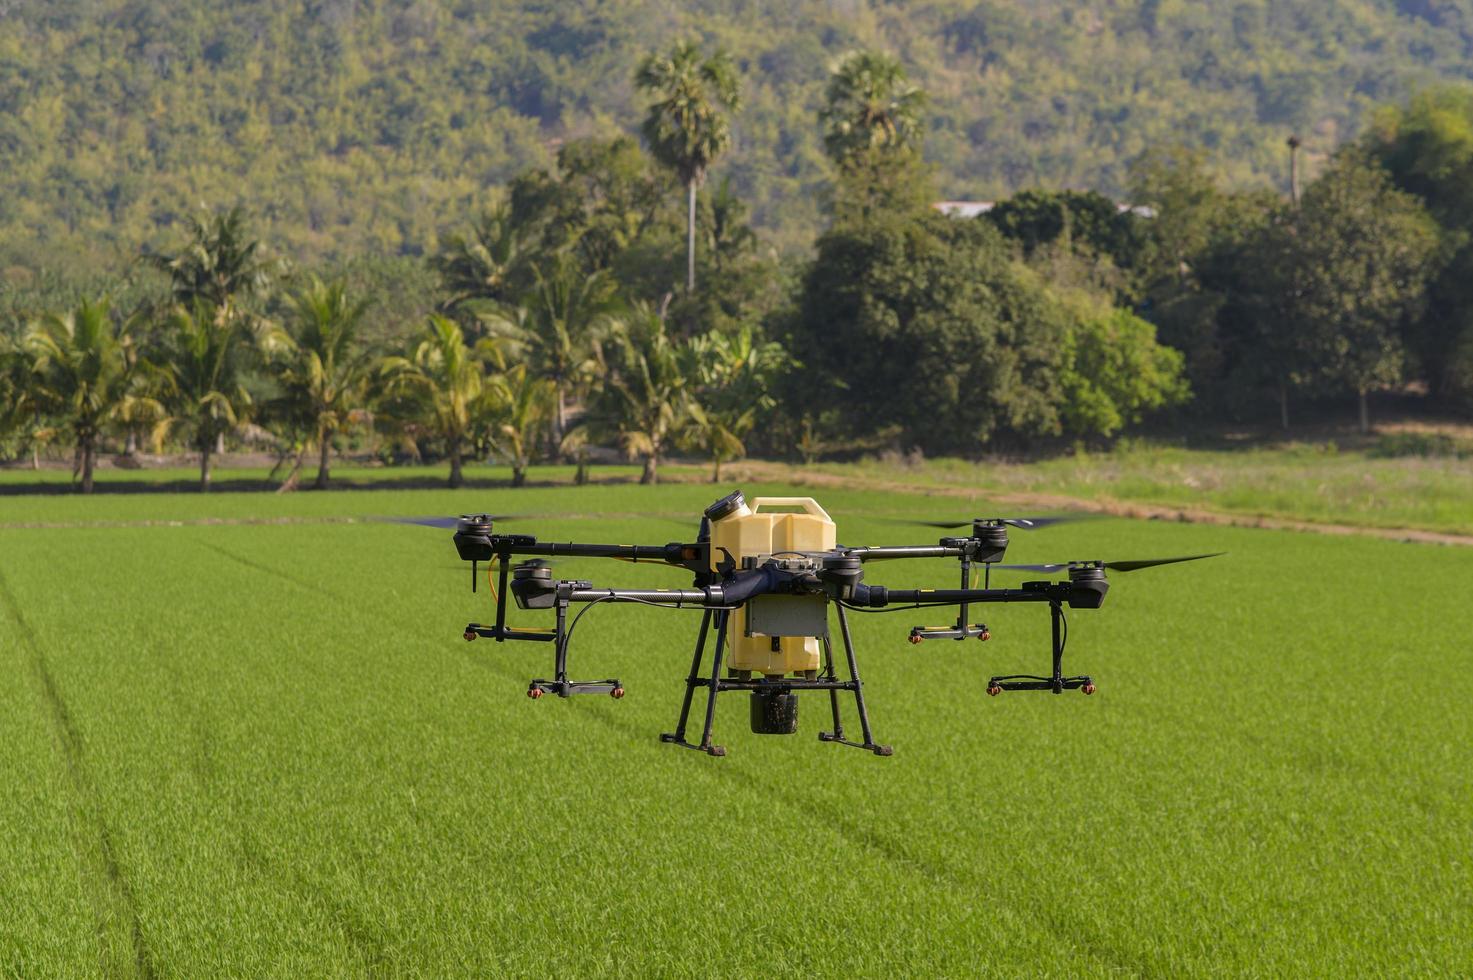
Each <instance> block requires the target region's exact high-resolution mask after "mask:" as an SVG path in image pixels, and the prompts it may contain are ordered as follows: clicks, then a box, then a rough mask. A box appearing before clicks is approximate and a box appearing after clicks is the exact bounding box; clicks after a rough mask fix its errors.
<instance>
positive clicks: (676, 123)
mask: <svg viewBox="0 0 1473 980" xmlns="http://www.w3.org/2000/svg"><path fill="white" fill-rule="evenodd" d="M634 84H635V85H636V86H637V87H638V88H639V89H640V90H641V91H645V92H649V93H651V94H653V95H654V96H655V97H656V100H655V102H654V103H653V104H651V105H650V107H649V113H648V115H646V116H645V120H644V127H643V130H644V138H645V141H646V142H648V143H649V146H650V151H651V152H652V153H653V154H654V155H655V159H657V160H659V161H660V162H661V163H662V164H664V165H665V166H667V167H669V168H670V169H671V170H673V171H675V174H676V176H678V177H679V178H680V182H681V183H683V184H684V185H685V191H686V255H685V269H686V272H685V289H686V292H688V293H691V292H695V288H696V190H697V188H699V187H700V186H701V184H702V182H704V181H705V179H706V172H707V171H708V170H710V169H711V164H712V163H714V162H715V160H716V158H717V157H718V156H720V155H721V154H722V153H724V152H726V148H727V147H728V146H730V145H731V125H730V123H729V122H728V120H727V118H726V116H725V115H723V114H722V112H721V107H725V108H726V109H727V110H728V111H731V112H735V111H737V110H738V109H740V108H741V87H740V84H739V82H738V80H737V74H736V68H735V66H734V65H733V64H732V61H731V57H730V56H729V55H728V54H727V53H726V52H725V51H722V50H720V49H718V50H717V51H716V52H715V53H713V54H712V55H710V56H709V57H704V56H703V55H702V52H701V48H700V45H698V44H696V42H694V41H680V42H678V43H677V44H676V45H675V47H674V48H672V49H671V50H670V53H669V54H665V55H655V54H651V55H647V56H646V57H645V58H644V60H643V61H641V62H640V63H639V70H638V71H636V72H635V74H634Z"/></svg>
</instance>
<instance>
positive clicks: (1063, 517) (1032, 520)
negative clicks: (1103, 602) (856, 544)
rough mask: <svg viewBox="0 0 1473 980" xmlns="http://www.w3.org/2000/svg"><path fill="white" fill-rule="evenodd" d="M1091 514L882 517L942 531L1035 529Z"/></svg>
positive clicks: (896, 522) (1083, 517)
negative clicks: (991, 526)
mask: <svg viewBox="0 0 1473 980" xmlns="http://www.w3.org/2000/svg"><path fill="white" fill-rule="evenodd" d="M1091 516H1093V515H1087V514H1055V515H1053V516H1051V517H975V518H972V519H971V520H966V521H917V520H912V519H910V518H903V517H887V518H883V519H884V520H885V521H887V522H888V523H891V524H911V525H919V526H921V527H935V528H940V529H941V530H943V531H955V530H960V529H961V528H964V527H971V526H972V525H973V524H976V523H979V522H980V523H983V524H1006V525H1008V526H1009V527H1016V528H1018V529H1020V530H1023V531H1036V530H1038V529H1039V528H1045V527H1050V526H1052V525H1054V524H1065V523H1068V522H1070V521H1085V520H1089V519H1090V517H1091Z"/></svg>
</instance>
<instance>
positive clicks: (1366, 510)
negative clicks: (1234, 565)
mask: <svg viewBox="0 0 1473 980" xmlns="http://www.w3.org/2000/svg"><path fill="white" fill-rule="evenodd" d="M728 471H729V476H728V479H727V480H726V481H725V482H728V483H730V482H733V481H735V480H739V479H742V478H744V477H745V478H757V479H780V480H783V481H785V482H791V483H798V484H808V485H818V486H853V487H857V488H871V489H885V490H888V489H896V488H912V489H915V490H917V491H922V492H925V491H934V492H939V493H940V494H944V495H945V496H946V497H949V498H952V499H938V500H936V501H935V504H934V510H935V512H936V514H937V515H939V516H943V517H944V516H948V515H951V516H956V517H958V518H966V517H969V516H974V515H972V514H971V513H970V512H969V511H970V509H971V508H968V507H961V506H960V503H961V502H962V501H963V500H966V499H971V500H975V501H978V502H981V501H983V500H987V499H997V498H1003V499H1007V500H1011V501H1017V502H1018V505H1019V506H1027V501H1029V500H1030V499H1036V500H1037V501H1039V502H1041V503H1043V504H1045V505H1046V504H1049V503H1054V504H1055V505H1056V506H1062V507H1068V506H1070V505H1071V503H1072V502H1076V501H1078V502H1084V503H1086V504H1089V505H1091V506H1095V507H1099V508H1103V509H1111V508H1118V507H1128V506H1130V505H1144V506H1147V507H1162V508H1172V509H1179V510H1184V511H1201V512H1208V513H1218V514H1224V515H1231V516H1234V517H1241V518H1256V517H1265V518H1274V519H1280V520H1289V521H1307V522H1312V523H1320V524H1337V525H1349V526H1361V527H1373V528H1413V529H1420V530H1427V531H1438V532H1444V533H1448V534H1459V535H1473V451H1470V452H1468V453H1467V454H1466V455H1461V456H1460V455H1457V454H1451V455H1446V456H1425V457H1423V456H1414V457H1387V456H1382V455H1377V453H1376V452H1375V451H1374V450H1373V451H1369V452H1368V451H1365V450H1336V449H1335V448H1334V447H1333V445H1331V446H1329V447H1328V448H1327V447H1326V446H1325V445H1322V444H1320V445H1315V444H1302V445H1301V444H1290V445H1288V446H1278V447H1270V448H1256V449H1243V450H1232V451H1204V450H1187V449H1173V448H1161V447H1149V448H1142V449H1137V450H1130V449H1125V450H1122V451H1117V452H1113V453H1098V454H1086V455H1079V456H1069V457H1063V458H1057V459H1052V460H1044V461H1039V462H1027V463H1016V462H1006V461H999V460H986V461H982V462H969V461H965V460H954V459H940V460H928V461H926V462H924V463H920V464H918V465H906V464H905V463H903V462H900V461H890V462H886V461H881V460H866V461H864V462H860V463H819V464H815V465H812V466H802V465H795V464H782V463H748V462H738V463H735V464H730V465H729V466H728ZM662 474H663V476H664V477H665V478H666V479H667V480H671V481H680V482H701V481H703V480H706V479H709V474H710V469H709V467H707V466H701V465H697V464H691V465H676V464H667V465H666V466H665V467H663V468H662ZM444 475H445V471H444V467H442V466H428V467H422V466H410V467H368V466H353V465H339V466H338V467H336V468H335V469H334V470H333V479H334V481H335V482H336V483H337V484H338V485H339V486H344V487H375V488H394V487H398V488H407V487H414V488H424V489H431V488H434V487H437V486H440V485H442V484H443V480H444ZM467 475H468V478H469V480H470V485H471V486H474V487H479V488H481V489H483V490H493V489H496V490H499V489H500V488H503V487H505V486H507V485H508V483H509V482H510V471H509V470H508V469H506V468H505V467H493V466H474V467H468V468H467ZM267 476H268V470H267V469H266V468H264V467H247V468H231V467H228V466H227V467H225V468H223V469H221V470H220V471H219V472H218V473H217V476H216V484H217V489H223V490H250V489H270V488H271V485H270V484H269V483H268V481H267ZM311 476H312V473H311V471H309V472H308V473H306V474H304V477H305V479H304V482H310V480H311ZM637 476H638V468H637V467H634V466H608V467H596V468H595V469H594V470H593V478H594V480H595V481H598V482H601V483H604V482H617V483H628V482H632V481H633V480H634V479H636V478H637ZM572 477H573V469H572V467H567V466H534V467H532V468H531V470H530V471H529V479H530V480H531V481H532V482H534V483H538V484H546V483H552V484H559V485H568V484H571V483H572ZM196 479H197V473H195V471H194V470H192V469H190V468H188V467H170V468H167V469H143V470H120V469H107V470H102V471H100V472H99V476H98V481H99V487H100V489H101V491H103V492H104V493H106V492H117V491H131V490H138V489H144V488H148V489H165V490H179V491H182V492H188V491H190V490H192V489H193V488H194V487H195V486H196V482H195V481H196ZM69 484H70V473H69V472H68V471H66V470H63V469H42V470H40V471H34V472H33V471H31V470H29V469H16V468H12V469H6V470H0V496H3V495H4V494H7V493H27V492H42V493H63V492H66V490H67V488H68V486H69ZM957 498H960V499H957ZM485 506H487V507H488V508H490V509H493V510H494V509H498V508H497V505H496V504H495V503H494V502H493V503H487V504H486V505H485Z"/></svg>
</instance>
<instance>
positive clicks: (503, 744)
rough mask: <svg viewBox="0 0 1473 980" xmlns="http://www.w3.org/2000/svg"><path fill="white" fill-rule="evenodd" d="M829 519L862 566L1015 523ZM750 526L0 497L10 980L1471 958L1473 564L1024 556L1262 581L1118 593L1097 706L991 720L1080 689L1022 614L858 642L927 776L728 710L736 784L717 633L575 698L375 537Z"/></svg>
mask: <svg viewBox="0 0 1473 980" xmlns="http://www.w3.org/2000/svg"><path fill="white" fill-rule="evenodd" d="M743 489H745V490H746V491H747V493H748V495H749V496H751V495H754V494H756V493H761V492H769V493H782V492H791V488H787V487H758V486H747V487H744V488H743ZM722 492H724V490H723V491H722ZM816 494H817V495H818V496H819V499H820V501H821V503H823V505H824V506H825V507H826V508H827V509H828V511H829V512H830V513H831V514H832V515H834V517H835V519H836V521H837V522H838V524H839V539H840V541H841V542H843V543H846V544H884V543H901V542H907V541H908V542H911V543H916V542H922V543H923V542H928V541H934V540H935V534H936V532H934V531H927V530H925V529H924V528H917V529H915V530H914V531H913V532H912V531H909V530H907V529H906V528H905V527H903V526H901V525H899V524H897V523H894V522H893V521H890V520H886V518H897V517H921V518H948V517H953V516H955V517H967V516H968V515H969V513H971V512H986V511H987V510H988V508H987V505H986V503H985V502H977V503H975V504H972V503H968V502H966V501H959V500H956V499H949V498H935V497H927V496H925V495H924V494H916V495H905V494H893V493H892V494H882V493H876V492H860V491H843V490H838V491H829V492H821V493H818V492H816ZM716 495H717V492H716V490H715V489H714V488H712V487H710V486H699V485H681V486H671V487H660V488H642V487H637V486H627V485H601V486H589V487H576V488H575V487H550V488H549V487H539V488H532V489H524V490H517V491H512V490H507V489H499V488H479V489H473V490H465V491H459V492H451V491H447V490H438V489H383V490H377V491H374V492H365V491H362V490H356V491H355V490H345V491H329V492H316V493H306V492H304V493H298V494H295V495H289V496H276V495H273V494H268V493H228V492H227V493H214V494H210V495H199V494H177V495H176V494H166V493H147V494H144V493H139V494H128V493H110V494H101V495H98V496H96V497H94V498H92V499H86V498H81V497H78V496H71V495H46V494H19V495H10V496H0V778H3V782H4V785H5V792H4V793H3V794H0V856H3V860H0V974H3V975H15V976H21V977H53V976H66V977H71V976H93V975H104V976H144V977H204V976H252V977H254V976H279V977H302V976H311V977H330V976H331V977H335V976H349V977H356V976H435V977H439V976H466V975H472V976H539V977H541V976H618V977H626V976H661V977H667V976H674V977H683V976H691V977H707V976H759V975H760V976H794V977H812V976H833V977H854V976H876V977H894V976H904V975H912V976H955V977H971V976H977V975H983V974H1004V975H1019V974H1023V975H1040V974H1052V975H1068V976H1106V975H1107V976H1115V975H1136V974H1144V975H1156V976H1205V975H1210V976H1220V975H1241V976H1303V975H1311V976H1337V977H1338V976H1384V975H1388V974H1393V975H1403V976H1459V975H1462V976H1466V975H1468V974H1469V973H1470V972H1473V941H1470V939H1469V937H1470V936H1473V549H1467V548H1454V547H1436V546H1429V545H1416V544H1404V543H1397V542H1391V541H1384V540H1372V539H1359V538H1344V537H1321V536H1316V535H1310V534H1304V533H1292V532H1278V531H1265V530H1254V529H1242V528H1225V527H1211V526H1197V525H1186V524H1177V523H1160V522H1132V521H1123V520H1099V521H1089V522H1083V523H1079V524H1074V525H1065V526H1061V527H1057V528H1052V529H1048V530H1044V531H1037V532H1031V533H1029V532H1019V533H1016V534H1014V535H1013V547H1012V548H1011V549H1010V551H1009V555H1008V557H1009V560H1012V561H1024V562H1027V561H1052V560H1060V559H1070V558H1096V557H1100V558H1141V557H1153V556H1159V555H1176V554H1190V553H1196V552H1203V551H1220V550H1225V551H1227V552H1228V554H1227V555H1226V556H1224V557H1221V558H1216V559H1213V560H1211V561H1204V562H1198V563H1195V564H1191V565H1180V566H1170V567H1163V568H1155V569H1150V570H1145V571H1139V572H1134V573H1130V574H1121V575H1115V576H1113V577H1112V582H1113V588H1112V591H1111V592H1110V595H1109V599H1108V600H1107V602H1106V604H1105V607H1104V608H1103V609H1101V610H1098V611H1089V610H1078V611H1075V612H1073V613H1072V614H1071V616H1070V640H1069V650H1068V656H1067V658H1066V661H1065V667H1066V669H1069V670H1071V671H1074V672H1087V673H1090V674H1092V675H1093V676H1094V678H1095V680H1096V682H1097V683H1098V684H1099V693H1098V694H1096V695H1095V696H1094V697H1090V698H1086V697H1083V696H1080V695H1078V694H1077V693H1071V694H1068V695H1064V696H1057V697H1056V696H1053V695H1047V694H1031V693H1009V694H1004V695H1003V696H1001V697H998V698H995V699H994V698H989V697H986V696H985V694H984V692H983V687H984V684H985V682H986V679H987V677H988V676H989V675H991V674H993V673H1014V672H1029V673H1035V672H1041V671H1044V670H1046V669H1047V649H1048V648H1047V643H1048V620H1047V614H1046V610H1044V609H1043V608H1042V607H1041V606H998V607H994V608H993V609H990V610H988V611H987V613H988V615H987V616H986V619H987V622H988V623H989V625H990V626H991V628H992V632H993V639H992V640H991V641H990V642H989V643H987V644H985V645H984V644H979V643H976V642H975V641H974V642H969V643H956V642H950V641H933V642H929V643H925V644H921V645H919V646H912V645H910V644H908V643H907V642H905V639H906V633H907V631H908V629H909V627H910V626H911V625H914V624H916V623H920V622H925V621H932V620H936V621H939V617H938V616H937V614H936V613H935V612H929V613H924V614H922V613H916V612H914V611H909V612H898V613H894V614H890V615H868V616H860V615H855V616H853V617H852V622H853V625H854V630H855V639H856V643H857V644H858V646H859V652H860V655H861V667H862V670H863V676H864V680H865V690H866V694H867V696H868V698H869V703H870V712H871V717H872V720H873V723H874V725H875V729H876V735H877V737H878V738H879V740H881V741H883V742H888V743H890V744H892V745H894V747H895V754H894V756H893V757H891V758H877V757H875V756H873V755H870V754H868V753H865V752H858V751H855V750H853V749H850V748H846V747H843V746H838V745H832V744H824V743H820V742H819V741H818V740H817V738H816V737H815V735H816V732H817V731H818V730H819V728H820V727H826V725H825V724H824V723H826V721H827V718H826V717H825V715H826V713H827V705H826V703H825V702H824V701H821V700H819V696H817V695H805V696H804V697H805V700H804V701H803V703H802V709H801V712H800V726H801V728H800V733H799V734H798V735H796V736H791V737H772V736H758V735H753V734H751V733H750V732H749V731H748V727H747V705H746V701H745V696H743V695H740V694H728V695H724V696H723V698H722V700H721V702H720V706H719V710H718V713H717V740H718V741H719V742H720V743H722V744H724V745H725V746H726V747H727V750H728V755H727V756H726V757H725V758H719V759H718V758H710V757H707V756H705V755H703V754H700V753H695V752H687V751H682V750H679V749H678V748H675V747H672V746H669V745H664V744H661V743H660V742H659V740H658V735H659V733H660V732H662V731H669V730H671V728H672V727H673V725H674V721H675V716H676V713H677V710H678V708H679V701H680V695H681V691H682V688H683V681H684V673H685V670H686V668H687V666H688V663H689V658H690V644H691V642H692V640H693V635H694V631H695V629H696V626H697V623H698V621H699V616H698V615H696V614H693V613H691V612H689V611H666V610H658V609H649V608H644V607H637V606H617V607H616V606H600V607H598V608H595V609H593V610H591V611H590V612H589V614H588V616H587V617H585V620H584V622H583V624H582V625H580V626H579V628H578V632H577V633H576V635H575V639H574V641H573V644H572V650H571V656H572V671H573V673H574V675H575V676H582V677H596V678H602V677H615V676H616V677H619V678H621V679H622V681H623V683H624V686H625V687H626V688H627V690H628V696H627V697H626V698H624V699H623V700H622V701H614V700H612V699H610V698H607V697H588V698H581V699H580V698H574V699H570V700H567V701H561V700H558V699H556V698H543V699H542V700H541V701H536V702H534V701H532V700H529V699H528V698H527V697H525V696H524V691H525V689H526V682H527V680H528V679H529V678H531V677H534V676H546V675H548V673H549V672H550V670H551V662H550V661H551V651H550V648H549V647H548V645H544V644H531V643H526V644H503V645H498V644H495V643H492V642H489V641H485V640H481V641H478V642H476V643H466V642H464V641H463V640H462V638H461V631H462V629H463V627H464V625H465V623H466V622H467V621H468V620H479V621H483V622H484V621H489V620H490V619H491V618H492V612H491V609H490V600H489V596H488V595H487V594H486V592H485V590H484V589H482V591H481V592H480V593H479V594H476V595H472V594H471V592H470V589H469V576H468V572H467V571H466V567H465V566H464V565H463V564H462V563H460V562H459V561H458V560H457V559H456V557H455V553H454V549H453V547H452V545H451V542H450V534H449V532H446V531H437V530H431V529H427V528H422V527H413V526H405V525H397V524H389V523H380V522H375V521H373V520H371V519H370V518H373V517H376V516H386V515H424V514H449V513H458V512H461V511H468V510H491V511H497V512H503V513H505V512H510V513H524V514H529V515H534V516H532V517H531V518H529V519H527V520H526V521H525V522H523V523H521V524H518V525H516V526H515V529H516V530H517V531H519V532H523V533H530V534H537V535H539V536H541V537H545V538H554V539H562V540H567V539H570V538H575V537H576V538H578V539H589V540H602V541H611V542H617V543H627V542H631V541H646V542H649V543H663V542H665V541H669V540H674V539H679V538H684V537H688V536H689V535H690V534H691V533H693V531H694V525H695V519H696V518H697V516H698V514H699V511H700V509H701V508H702V507H704V506H705V505H706V504H707V503H709V502H710V500H711V499H712V498H714V497H715V496H716ZM507 527H508V529H511V525H508V526H507ZM558 573H559V574H560V575H562V576H565V577H569V578H589V579H593V580H594V581H595V582H596V583H597V584H599V585H611V584H618V585H646V586H652V585H666V586H672V587H674V586H684V585H687V584H688V578H687V577H685V576H684V575H683V574H682V573H680V572H678V571H674V570H669V569H665V568H661V567H650V566H645V565H638V566H631V565H626V564H622V563H614V562H608V563H598V562H591V561H571V562H566V563H564V564H562V565H560V566H559V568H558ZM954 578H955V566H954V565H953V564H951V563H948V562H942V561H937V562H932V563H926V562H911V563H889V564H884V565H872V566H870V567H869V569H868V570H867V576H866V580H867V581H870V582H872V583H878V584H885V585H891V586H951V585H952V584H953V580H954ZM1002 581H1005V582H1007V583H1013V582H1016V581H1018V577H1017V576H1016V575H1014V576H1013V578H1011V579H1003V578H1002V576H999V577H998V578H997V579H994V584H1000V582H1002ZM549 617H550V614H548V613H520V618H519V619H518V622H519V623H520V624H524V625H526V624H539V623H542V622H545V621H546V620H547V619H548V618H549ZM917 617H921V618H917ZM698 704H699V701H698ZM848 722H849V723H850V724H852V723H853V713H852V710H851V711H850V712H849V715H848Z"/></svg>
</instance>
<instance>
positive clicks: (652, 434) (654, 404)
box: [582, 304, 694, 483]
mask: <svg viewBox="0 0 1473 980" xmlns="http://www.w3.org/2000/svg"><path fill="white" fill-rule="evenodd" d="M607 347H608V352H607V354H606V358H607V361H608V368H609V370H608V374H607V375H606V377H605V378H604V381H603V384H602V385H601V387H600V388H599V390H598V393H597V395H596V397H595V398H594V401H593V404H592V405H591V407H590V409H589V412H588V417H587V419H586V421H585V423H584V430H585V431H584V433H583V434H582V438H587V439H606V438H607V439H614V440H616V441H617V442H618V443H619V444H620V445H621V446H622V447H623V449H624V452H625V454H626V455H627V456H628V457H629V458H630V459H641V460H643V463H644V469H643V472H642V473H641V474H640V478H639V482H640V483H657V482H659V467H660V460H661V458H662V457H663V456H664V453H665V451H666V449H668V448H669V446H670V445H671V443H672V442H674V440H675V439H676V437H677V435H678V434H679V433H680V432H681V431H682V429H683V428H684V427H685V425H686V422H687V420H688V419H689V418H690V406H691V402H692V400H693V399H692V392H691V378H692V376H693V373H694V372H693V370H692V367H693V365H692V364H691V358H690V350H689V348H687V347H684V346H682V345H680V344H678V343H677V342H676V341H674V340H672V339H671V338H670V335H669V333H668V332H667V331H666V328H665V321H664V319H663V318H662V317H660V316H659V315H658V314H657V313H655V312H654V311H653V310H651V309H650V308H649V307H648V306H645V305H643V304H641V305H640V306H638V307H636V308H635V310H634V311H633V312H632V315H631V316H630V317H629V319H628V321H627V322H626V323H625V324H623V325H622V326H621V328H620V329H619V330H618V331H616V332H615V333H614V334H613V336H612V337H611V338H610V340H609V341H608V343H607Z"/></svg>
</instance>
